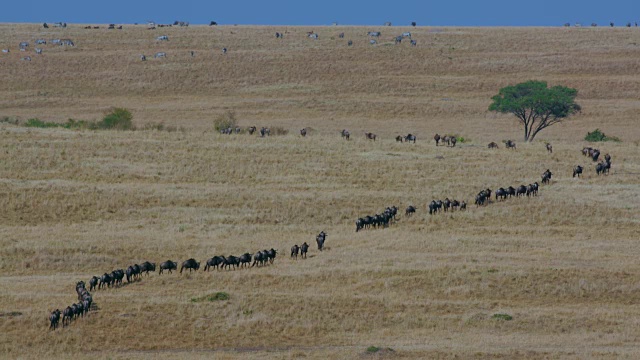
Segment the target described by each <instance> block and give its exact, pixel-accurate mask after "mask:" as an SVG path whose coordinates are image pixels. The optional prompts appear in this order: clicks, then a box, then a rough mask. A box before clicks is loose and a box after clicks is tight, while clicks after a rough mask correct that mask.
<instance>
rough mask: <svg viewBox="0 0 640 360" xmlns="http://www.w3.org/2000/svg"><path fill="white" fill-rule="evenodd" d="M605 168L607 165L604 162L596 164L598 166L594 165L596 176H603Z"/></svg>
mask: <svg viewBox="0 0 640 360" xmlns="http://www.w3.org/2000/svg"><path fill="white" fill-rule="evenodd" d="M606 166H607V163H605V162H601V163H598V165H596V174H598V175H600V174H604V172H605V169H606Z"/></svg>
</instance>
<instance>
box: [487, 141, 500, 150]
mask: <svg viewBox="0 0 640 360" xmlns="http://www.w3.org/2000/svg"><path fill="white" fill-rule="evenodd" d="M487 147H488V148H489V149H499V147H498V144H496V143H494V142H490V143H489V145H488V146H487Z"/></svg>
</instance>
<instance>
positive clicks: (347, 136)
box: [340, 129, 351, 140]
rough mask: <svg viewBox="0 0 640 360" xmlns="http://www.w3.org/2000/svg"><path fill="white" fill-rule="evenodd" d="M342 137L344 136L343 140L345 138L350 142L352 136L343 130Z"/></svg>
mask: <svg viewBox="0 0 640 360" xmlns="http://www.w3.org/2000/svg"><path fill="white" fill-rule="evenodd" d="M340 136H342V138H344V139H345V140H349V137H350V136H351V134H349V132H348V131H347V130H346V129H343V130H342V131H341V132H340Z"/></svg>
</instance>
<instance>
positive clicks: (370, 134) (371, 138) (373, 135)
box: [364, 132, 376, 141]
mask: <svg viewBox="0 0 640 360" xmlns="http://www.w3.org/2000/svg"><path fill="white" fill-rule="evenodd" d="M364 136H365V137H366V138H367V139H369V140H373V141H376V134H374V133H370V132H368V133H364Z"/></svg>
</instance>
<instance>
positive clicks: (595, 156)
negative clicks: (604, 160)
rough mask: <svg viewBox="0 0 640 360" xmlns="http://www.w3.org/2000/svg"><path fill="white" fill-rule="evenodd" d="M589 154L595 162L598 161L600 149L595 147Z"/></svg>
mask: <svg viewBox="0 0 640 360" xmlns="http://www.w3.org/2000/svg"><path fill="white" fill-rule="evenodd" d="M589 155H591V160H593V161H594V162H596V161H598V158H599V157H600V150H597V149H595V150H593V151H592V152H591V154H589Z"/></svg>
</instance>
